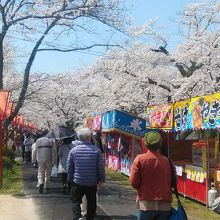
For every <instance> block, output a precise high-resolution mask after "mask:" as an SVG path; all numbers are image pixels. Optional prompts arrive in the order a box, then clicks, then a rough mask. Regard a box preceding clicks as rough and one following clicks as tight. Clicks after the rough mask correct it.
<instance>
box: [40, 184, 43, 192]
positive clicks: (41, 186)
mask: <svg viewBox="0 0 220 220" xmlns="http://www.w3.org/2000/svg"><path fill="white" fill-rule="evenodd" d="M43 192H44V184H40V186H39V193H43Z"/></svg>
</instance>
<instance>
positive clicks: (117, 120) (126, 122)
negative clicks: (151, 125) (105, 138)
mask: <svg viewBox="0 0 220 220" xmlns="http://www.w3.org/2000/svg"><path fill="white" fill-rule="evenodd" d="M113 129H118V130H121V131H122V132H126V133H128V134H132V135H135V136H139V137H143V136H144V134H145V132H146V121H145V120H144V119H142V118H138V117H135V116H133V115H131V114H128V113H126V112H122V111H118V110H112V111H110V112H106V113H104V114H103V116H102V131H109V130H113Z"/></svg>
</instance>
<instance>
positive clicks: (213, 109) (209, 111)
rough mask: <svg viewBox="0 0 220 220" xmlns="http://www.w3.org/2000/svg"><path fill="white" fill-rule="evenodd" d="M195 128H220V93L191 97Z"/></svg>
mask: <svg viewBox="0 0 220 220" xmlns="http://www.w3.org/2000/svg"><path fill="white" fill-rule="evenodd" d="M191 102H192V105H191V106H192V108H191V112H192V113H191V114H192V125H193V128H194V129H210V128H220V93H216V94H211V95H207V96H201V97H195V98H192V99H191Z"/></svg>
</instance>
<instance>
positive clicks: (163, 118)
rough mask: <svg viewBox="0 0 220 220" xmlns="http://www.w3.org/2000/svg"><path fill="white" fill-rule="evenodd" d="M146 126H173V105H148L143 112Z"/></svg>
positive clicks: (168, 127) (167, 127) (170, 127)
mask: <svg viewBox="0 0 220 220" xmlns="http://www.w3.org/2000/svg"><path fill="white" fill-rule="evenodd" d="M145 118H146V127H147V128H160V129H172V128H173V105H172V104H164V105H160V106H148V107H147V109H146V112H145Z"/></svg>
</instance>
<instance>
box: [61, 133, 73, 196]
mask: <svg viewBox="0 0 220 220" xmlns="http://www.w3.org/2000/svg"><path fill="white" fill-rule="evenodd" d="M72 139H73V138H72V137H68V138H63V139H62V144H61V145H60V147H59V149H58V157H59V165H58V173H60V174H61V179H62V191H63V193H66V191H67V190H68V191H70V188H71V187H70V186H69V185H70V183H69V181H68V180H67V169H66V167H67V157H68V154H69V152H70V150H71V149H72V148H73V146H74V145H73V144H72Z"/></svg>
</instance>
